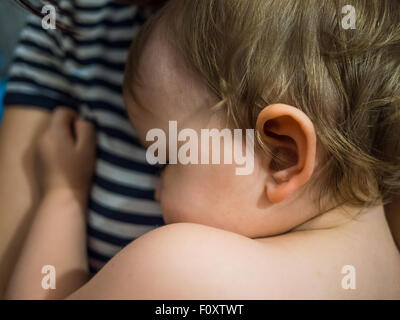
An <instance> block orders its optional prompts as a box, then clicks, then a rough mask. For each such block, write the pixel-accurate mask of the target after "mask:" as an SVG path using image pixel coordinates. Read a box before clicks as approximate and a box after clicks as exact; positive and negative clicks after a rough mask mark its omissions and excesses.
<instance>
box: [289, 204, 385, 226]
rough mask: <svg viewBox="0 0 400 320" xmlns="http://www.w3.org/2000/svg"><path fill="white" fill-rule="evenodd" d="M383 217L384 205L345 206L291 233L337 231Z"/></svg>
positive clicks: (330, 211) (303, 224) (320, 216)
mask: <svg viewBox="0 0 400 320" xmlns="http://www.w3.org/2000/svg"><path fill="white" fill-rule="evenodd" d="M382 217H384V209H383V206H382V205H378V206H375V207H370V208H361V207H352V206H346V205H343V206H339V207H337V208H334V209H332V210H329V211H327V212H325V213H322V214H320V215H318V216H316V217H314V218H312V219H310V220H308V221H306V222H304V223H302V224H301V225H299V226H297V227H295V228H294V229H292V230H291V231H292V232H296V231H313V230H326V229H336V228H342V227H346V226H350V225H352V224H355V223H358V222H360V221H366V220H370V219H380V218H382Z"/></svg>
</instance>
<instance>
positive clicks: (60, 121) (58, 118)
mask: <svg viewBox="0 0 400 320" xmlns="http://www.w3.org/2000/svg"><path fill="white" fill-rule="evenodd" d="M77 117H78V114H77V113H76V111H74V110H72V109H69V108H65V107H58V108H57V109H55V111H54V113H53V117H52V121H51V129H52V130H55V132H57V133H58V134H60V135H63V136H64V138H68V137H71V138H72V139H73V138H74V136H73V134H74V133H73V130H72V129H73V123H74V121H75V119H76V118H77Z"/></svg>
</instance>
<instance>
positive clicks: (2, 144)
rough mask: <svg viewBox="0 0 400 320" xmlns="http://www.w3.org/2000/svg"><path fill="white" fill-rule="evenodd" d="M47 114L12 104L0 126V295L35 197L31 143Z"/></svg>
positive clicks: (29, 221) (35, 199) (42, 125)
mask: <svg viewBox="0 0 400 320" xmlns="http://www.w3.org/2000/svg"><path fill="white" fill-rule="evenodd" d="M49 118H50V114H49V113H48V112H46V111H44V110H40V109H35V108H27V107H12V108H7V109H6V111H5V113H4V118H3V122H2V124H1V126H0V204H1V205H0V297H2V295H3V292H4V289H5V286H6V283H7V280H8V278H9V275H10V272H11V270H12V269H13V267H14V264H15V262H16V259H17V257H18V253H19V251H20V248H21V245H22V243H23V241H24V238H25V235H26V232H27V230H28V228H29V225H30V223H31V219H32V215H33V214H32V213H33V211H34V208H35V206H36V205H37V202H38V199H39V190H38V185H37V178H36V174H37V171H36V164H35V152H36V150H35V145H36V141H37V139H38V136H39V135H40V134H41V132H42V131H43V129H44V128H45V127H46V126H47V123H48V121H49Z"/></svg>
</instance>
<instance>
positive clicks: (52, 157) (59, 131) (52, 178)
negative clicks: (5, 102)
mask: <svg viewBox="0 0 400 320" xmlns="http://www.w3.org/2000/svg"><path fill="white" fill-rule="evenodd" d="M38 162H39V164H40V169H41V172H42V175H41V181H40V182H41V186H42V189H43V199H41V201H40V205H39V209H38V211H37V213H36V214H35V217H34V220H33V222H32V227H31V228H30V230H29V231H28V237H27V239H26V243H25V244H24V246H23V249H22V250H21V255H20V257H19V259H18V262H17V264H16V267H15V269H14V270H13V273H12V276H11V279H10V281H9V285H8V288H7V290H6V298H7V299H60V298H63V297H65V296H66V295H68V294H70V293H72V292H74V291H75V290H77V289H78V288H79V287H81V286H82V285H83V284H84V283H85V282H86V281H87V280H88V278H89V272H88V261H87V255H86V246H85V243H86V228H85V227H86V219H85V213H86V206H87V195H88V192H89V188H90V182H91V176H92V174H93V169H94V162H95V131H94V128H93V125H91V124H90V123H89V122H87V121H84V120H82V119H80V118H78V115H77V114H76V113H75V112H74V111H72V110H69V109H66V108H60V109H57V110H56V111H55V112H54V115H53V116H52V118H51V122H50V124H49V127H48V129H47V130H46V131H45V133H44V134H43V135H42V136H41V137H40V138H39V141H38ZM45 266H51V267H53V268H54V269H53V270H55V274H54V273H53V276H54V277H55V280H56V282H55V288H54V287H53V288H51V289H49V288H46V287H45V288H43V286H42V285H41V284H42V280H43V277H44V275H43V274H42V269H43V267H45ZM45 280H46V279H45ZM44 289H47V290H44ZM53 289H55V290H53Z"/></svg>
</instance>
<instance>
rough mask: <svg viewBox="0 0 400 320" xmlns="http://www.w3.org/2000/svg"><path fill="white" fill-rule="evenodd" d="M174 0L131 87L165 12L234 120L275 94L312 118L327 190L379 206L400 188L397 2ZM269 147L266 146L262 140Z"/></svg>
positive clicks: (247, 117)
mask: <svg viewBox="0 0 400 320" xmlns="http://www.w3.org/2000/svg"><path fill="white" fill-rule="evenodd" d="M350 2H351V4H352V5H353V6H354V7H355V12H356V29H347V30H345V29H344V28H343V27H342V25H341V21H342V18H343V16H344V15H343V14H342V12H341V10H342V7H343V6H345V5H346V4H348V3H349V1H348V0H343V1H342V0H302V1H282V0H176V1H174V0H173V1H170V2H169V3H168V4H167V5H166V6H165V7H164V8H163V9H162V10H161V11H160V12H159V13H158V14H157V15H156V16H155V17H154V18H153V19H151V20H150V21H149V22H148V24H147V25H146V26H145V27H144V28H143V29H142V30H141V32H140V35H139V37H138V39H137V41H135V42H134V44H133V46H132V49H131V52H130V57H129V59H128V63H127V68H126V76H125V80H126V83H125V86H128V85H130V83H131V80H132V79H134V78H135V77H136V72H135V71H136V70H137V65H138V63H139V59H140V54H141V52H142V49H143V47H144V45H145V43H146V41H147V39H148V37H149V34H150V33H151V30H152V29H153V27H154V25H155V24H156V23H157V22H158V21H160V22H161V21H162V23H163V32H164V33H165V36H166V38H167V39H168V40H169V42H170V44H171V46H172V47H173V49H174V50H176V51H177V52H178V54H179V55H180V56H181V57H182V59H183V61H184V62H185V64H186V65H187V66H188V67H189V68H190V69H191V70H193V71H194V72H196V74H198V75H199V76H200V77H201V79H202V80H203V81H204V82H205V83H206V84H207V86H208V87H209V89H210V90H211V91H212V92H213V93H214V94H215V95H216V96H217V97H219V98H220V99H221V103H220V107H222V108H224V110H225V111H226V115H227V119H228V120H229V122H230V123H231V124H232V126H234V127H237V128H243V129H244V128H255V123H256V119H257V115H258V113H259V112H260V111H261V110H262V109H263V108H264V107H265V106H267V105H269V104H272V103H286V104H289V105H293V106H295V107H297V108H299V109H300V110H302V111H303V112H304V113H306V114H307V115H308V117H309V118H310V119H311V120H312V122H313V124H314V126H315V131H316V134H317V139H318V146H319V148H320V149H321V150H323V153H322V154H323V159H322V161H321V165H320V167H319V170H318V174H316V176H317V177H318V178H317V179H315V181H316V182H317V183H318V186H319V187H318V188H317V189H318V190H319V191H320V193H319V197H320V199H321V198H322V197H323V196H329V197H330V198H332V199H335V201H336V202H337V203H347V204H352V205H357V206H359V205H362V206H365V205H374V204H377V203H382V202H385V201H388V200H390V198H391V196H393V195H394V194H397V193H399V190H400V141H399V140H400V105H399V104H400V1H393V0H352V1H350ZM259 145H260V146H261V147H263V148H264V149H265V150H268V147H267V146H265V145H263V143H262V141H260V140H259Z"/></svg>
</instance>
